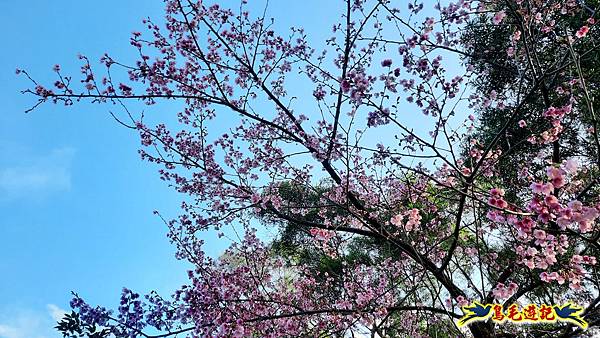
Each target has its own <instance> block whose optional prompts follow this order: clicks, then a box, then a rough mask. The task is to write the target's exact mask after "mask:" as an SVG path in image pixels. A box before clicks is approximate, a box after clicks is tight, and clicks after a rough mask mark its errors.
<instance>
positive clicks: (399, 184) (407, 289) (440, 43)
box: [17, 0, 600, 337]
mask: <svg viewBox="0 0 600 338" xmlns="http://www.w3.org/2000/svg"><path fill="white" fill-rule="evenodd" d="M339 3H340V10H339V13H332V20H336V19H335V18H337V20H338V22H335V23H334V24H333V29H332V32H331V34H330V38H328V39H327V40H326V41H325V42H324V43H323V44H322V45H321V46H320V47H319V44H318V43H317V42H316V41H313V40H311V39H310V37H309V36H308V34H307V33H306V32H305V30H303V29H302V28H292V29H290V30H289V31H288V32H276V31H275V30H274V28H273V20H272V19H269V17H268V7H267V8H266V9H265V11H264V12H262V13H259V15H256V14H255V13H250V12H249V11H248V10H247V7H248V4H247V3H246V1H245V0H244V1H241V3H240V4H239V6H238V7H236V8H235V9H229V8H224V7H222V6H220V5H219V4H216V3H215V4H209V3H206V2H203V1H199V2H198V1H189V0H165V24H164V25H163V24H158V23H155V22H154V21H152V20H151V19H147V20H144V22H143V23H144V25H145V26H146V28H147V29H146V30H145V32H144V33H141V32H134V33H133V35H132V37H131V41H130V43H131V45H132V46H133V48H135V50H137V52H138V54H139V60H138V61H137V62H136V63H134V64H126V63H123V62H120V61H119V60H116V59H114V58H113V57H111V56H110V54H106V55H104V56H103V57H102V58H101V60H100V62H101V65H100V66H98V65H96V64H94V63H93V62H92V61H90V59H89V58H88V57H86V56H81V57H80V59H81V61H82V63H83V64H82V67H81V74H82V77H81V80H80V83H81V86H79V84H77V81H76V80H73V78H72V77H71V76H68V75H66V74H64V73H63V71H62V70H61V68H60V67H59V66H58V65H57V66H55V67H54V72H55V73H56V75H57V81H56V83H54V85H53V86H45V85H43V84H40V83H37V82H36V81H35V79H34V77H32V76H31V75H30V74H29V73H27V72H26V71H24V70H18V71H17V72H18V73H22V74H24V75H25V76H26V77H27V78H29V79H30V80H31V81H32V82H33V84H34V85H33V88H31V89H29V90H25V92H26V93H29V94H33V95H35V96H36V97H37V100H38V101H37V103H36V105H35V106H34V107H33V108H32V109H34V108H35V107H37V106H38V105H40V104H43V103H46V102H54V103H59V104H64V105H67V106H70V105H72V104H74V103H75V102H79V101H83V100H87V101H91V102H93V103H99V104H107V105H108V104H114V105H116V106H117V107H120V109H122V110H123V114H121V115H118V114H115V115H113V116H114V118H115V119H116V120H117V121H119V122H120V123H121V124H122V125H123V126H125V127H127V128H131V129H133V130H136V131H137V132H139V134H140V137H141V143H142V149H141V150H140V154H141V157H142V158H143V159H144V160H147V161H149V162H152V163H154V164H156V165H157V166H159V167H160V169H159V174H160V177H161V178H162V179H163V180H165V181H166V182H168V184H170V185H171V186H173V187H174V188H175V189H176V190H177V191H178V192H180V193H181V194H182V196H183V197H182V199H183V202H182V214H181V216H179V217H177V218H175V219H171V220H168V219H165V223H166V225H167V226H168V229H169V239H170V240H171V241H172V242H173V243H174V245H176V247H177V257H178V258H179V259H184V260H187V261H189V262H190V263H191V264H192V265H193V269H192V270H191V271H189V274H188V275H189V283H188V284H187V285H186V286H184V287H182V288H181V289H180V290H177V291H176V292H175V293H174V294H173V295H172V296H171V297H168V298H165V297H161V296H159V295H158V294H156V293H151V294H149V295H146V296H145V297H141V296H140V295H139V294H137V293H135V292H133V291H131V290H128V289H124V290H123V293H122V296H121V303H120V304H121V305H120V306H119V308H118V309H117V310H116V311H112V310H108V309H106V308H104V307H99V306H98V307H94V306H91V305H89V304H87V303H86V302H85V301H84V300H83V299H82V298H81V297H79V296H78V295H75V296H74V298H73V300H72V302H71V306H72V308H73V310H74V311H73V312H72V313H71V314H69V315H67V316H66V317H65V319H63V321H61V322H60V323H59V325H58V328H59V330H60V331H61V332H63V333H64V334H65V335H66V336H84V335H92V336H94V335H95V336H96V337H105V336H109V335H113V336H117V337H139V336H143V337H168V336H186V335H187V336H215V337H251V336H256V337H297V336H315V337H325V336H339V337H346V336H347V337H353V336H371V337H384V336H385V337H388V336H395V337H455V336H460V337H467V336H474V337H521V336H527V337H529V336H536V337H538V336H539V337H549V336H561V337H572V336H585V335H590V336H591V335H592V334H593V332H594V327H595V326H598V325H599V324H600V308H599V307H598V303H599V301H600V298H599V287H600V285H599V281H598V270H597V266H596V256H597V254H598V249H599V247H598V243H597V241H598V238H599V236H600V229H599V228H598V226H597V224H596V220H597V218H598V215H599V210H600V204H598V203H599V202H600V201H599V200H598V187H597V186H596V184H597V183H598V173H599V169H600V167H599V166H600V143H599V141H598V133H597V129H598V128H597V123H598V122H597V117H596V113H595V108H596V106H597V104H598V103H597V102H595V101H594V95H595V93H596V90H597V88H596V87H595V84H597V82H595V81H596V80H595V78H593V76H594V74H595V72H594V69H595V67H596V64H597V63H596V61H595V59H593V58H592V59H590V55H597V54H595V50H596V48H597V46H598V44H597V40H595V38H594V36H596V35H597V34H598V32H597V28H596V27H595V20H596V19H595V15H596V9H597V6H598V3H597V1H575V0H567V1H559V0H547V1H539V0H490V1H469V0H459V1H458V2H456V3H450V2H448V3H440V2H436V3H419V2H416V1H415V2H412V1H411V2H406V3H405V2H398V3H396V2H393V1H388V0H352V1H351V0H346V1H339ZM474 32H475V33H477V32H490V34H491V33H493V34H496V35H495V36H500V38H497V39H485V38H482V37H483V35H481V34H479V35H477V34H476V35H475V36H473V33H474ZM469 34H470V35H469ZM506 37H508V38H506ZM477 38H479V39H477ZM498 41H502V42H503V44H502V45H500V46H499V45H498V44H497V42H498ZM494 53H495V54H494ZM498 53H500V54H498ZM97 67H99V68H101V69H100V70H97V69H96V68H97ZM93 68H94V69H93ZM122 74H126V75H127V76H128V80H123V82H121V81H119V80H117V79H118V78H119V77H120V76H122ZM498 74H503V76H504V78H501V77H499V76H497V75H498ZM588 77H592V78H588ZM486 79H487V80H490V79H491V80H493V81H492V82H490V81H488V82H486V83H487V84H488V85H484V84H485V83H484V82H485V80H486ZM132 101H141V102H144V103H146V104H148V105H150V106H152V105H155V104H156V103H159V102H160V101H166V102H173V103H178V105H177V107H180V108H177V109H178V110H177V112H176V113H175V114H176V117H177V120H176V121H174V122H173V123H166V122H165V123H160V124H158V125H149V124H148V123H147V122H146V121H147V120H146V119H145V118H144V116H143V114H141V113H135V112H131V109H129V108H128V107H130V105H128V103H130V102H132ZM540 102H541V103H540ZM169 107H173V106H169ZM32 109H30V111H31V110H32ZM161 109H162V108H161ZM146 110H147V111H149V110H152V108H148V109H146ZM147 114H149V113H147ZM162 114H164V112H162ZM175 114H174V115H175ZM482 114H487V115H486V116H494V117H496V118H495V120H494V121H497V123H496V124H495V125H494V126H493V128H488V127H489V126H490V124H489V123H488V124H485V123H483V124H481V123H480V122H479V120H478V118H477V117H478V116H480V115H482ZM123 116H125V117H123ZM486 121H489V119H488V120H485V121H483V122H486ZM498 121H499V122H498ZM224 124H226V125H227V128H225V130H220V129H222V128H220V127H219V126H222V125H224ZM486 126H488V127H486ZM517 132H518V134H517ZM507 142H509V143H508V146H507ZM510 142H513V143H510ZM514 143H517V144H518V145H522V144H529V145H531V147H530V148H527V149H535V156H517V155H518V154H523V152H522V151H521V152H518V151H517V150H518V149H519V148H514V147H513V146H512V144H514ZM583 147H585V151H581V152H579V153H578V152H577V149H583ZM561 149H563V150H564V149H570V151H569V152H564V151H562V152H561ZM531 153H532V152H531V151H529V152H528V153H527V154H531ZM501 163H502V164H504V165H502V166H500V165H499V164H501ZM507 163H509V164H511V165H510V168H514V172H516V173H518V175H515V177H514V179H511V180H506V179H504V178H503V175H504V173H503V171H501V170H499V169H500V168H506V164H507ZM159 216H160V214H159ZM160 217H162V216H160ZM265 229H267V230H268V229H272V230H273V229H274V231H275V232H276V233H277V234H278V235H277V237H276V238H275V239H274V240H269V239H268V238H267V237H268V236H262V235H260V234H261V233H263V232H264V230H265ZM210 230H216V231H217V232H221V233H222V234H223V235H225V236H227V237H229V238H230V239H233V240H234V241H233V243H232V244H231V246H230V247H229V248H228V249H227V250H226V251H225V253H224V254H223V255H222V256H221V257H219V258H214V257H208V256H207V255H205V253H204V251H203V245H204V241H203V238H205V235H204V234H205V233H206V232H207V231H210ZM474 300H475V301H479V302H483V303H499V304H506V305H510V304H513V303H521V304H527V303H530V302H532V303H537V304H542V303H544V304H555V303H560V304H562V303H564V302H565V301H566V300H572V301H575V302H576V303H577V304H579V305H581V306H583V307H585V313H584V316H583V317H584V318H585V319H586V321H587V322H588V323H589V328H588V329H587V330H586V331H584V330H583V329H581V328H578V327H576V326H574V325H571V324H566V323H554V324H552V325H546V324H545V325H511V324H503V325H500V324H496V323H494V322H492V321H485V322H475V323H472V324H470V325H468V326H466V327H463V328H459V327H458V326H457V324H456V319H458V318H460V317H461V316H462V313H461V312H460V306H462V305H466V304H468V303H470V302H471V301H474Z"/></svg>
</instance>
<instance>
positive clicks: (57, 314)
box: [46, 304, 67, 322]
mask: <svg viewBox="0 0 600 338" xmlns="http://www.w3.org/2000/svg"><path fill="white" fill-rule="evenodd" d="M46 308H47V309H48V313H50V317H52V319H53V320H54V321H55V322H58V321H60V320H61V319H62V318H63V317H64V316H65V314H66V313H67V311H65V310H63V309H61V308H59V307H58V306H56V305H54V304H48V305H46Z"/></svg>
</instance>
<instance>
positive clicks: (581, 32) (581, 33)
mask: <svg viewBox="0 0 600 338" xmlns="http://www.w3.org/2000/svg"><path fill="white" fill-rule="evenodd" d="M589 31H590V27H588V26H582V27H581V28H579V30H578V31H577V33H575V36H576V37H578V38H580V39H581V38H583V37H585V36H586V35H587V33H588V32H589Z"/></svg>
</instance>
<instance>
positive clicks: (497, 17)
mask: <svg viewBox="0 0 600 338" xmlns="http://www.w3.org/2000/svg"><path fill="white" fill-rule="evenodd" d="M504 17H506V13H505V12H504V11H500V12H496V14H494V18H493V19H492V22H493V23H494V25H498V24H500V23H501V22H502V20H504Z"/></svg>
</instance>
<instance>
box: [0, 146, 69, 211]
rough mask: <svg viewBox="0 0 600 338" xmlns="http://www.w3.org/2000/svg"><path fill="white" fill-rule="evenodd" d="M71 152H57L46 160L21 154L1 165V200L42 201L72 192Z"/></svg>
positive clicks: (58, 150) (54, 151) (43, 157)
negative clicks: (58, 193) (60, 192)
mask: <svg viewBox="0 0 600 338" xmlns="http://www.w3.org/2000/svg"><path fill="white" fill-rule="evenodd" d="M74 154H75V151H74V149H72V148H68V147H65V148H57V149H54V150H52V151H51V152H50V153H49V154H46V155H43V156H27V155H23V154H21V156H20V157H16V158H15V159H14V160H13V161H12V163H6V160H5V161H3V162H5V163H4V164H3V165H0V196H3V199H17V198H31V197H34V198H39V197H43V196H45V195H47V194H49V193H52V192H57V191H65V190H69V189H70V188H71V161H72V158H73V155H74Z"/></svg>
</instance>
